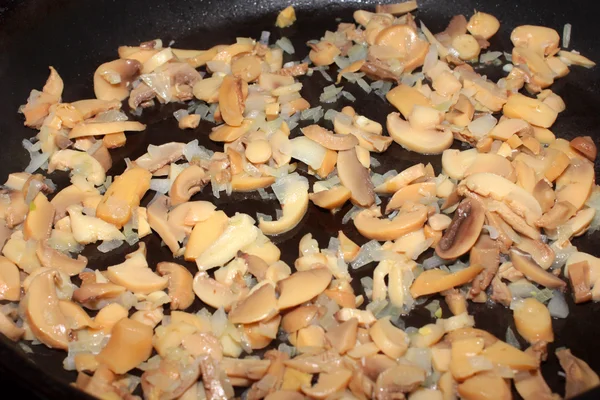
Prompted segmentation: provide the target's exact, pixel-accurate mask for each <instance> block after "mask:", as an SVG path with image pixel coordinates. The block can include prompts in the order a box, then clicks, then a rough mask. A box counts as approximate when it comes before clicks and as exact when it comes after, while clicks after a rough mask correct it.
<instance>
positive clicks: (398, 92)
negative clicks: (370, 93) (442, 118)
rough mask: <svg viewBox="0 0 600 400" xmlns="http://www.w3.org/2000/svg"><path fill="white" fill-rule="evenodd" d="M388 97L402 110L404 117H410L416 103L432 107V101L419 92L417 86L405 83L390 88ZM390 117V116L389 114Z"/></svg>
mask: <svg viewBox="0 0 600 400" xmlns="http://www.w3.org/2000/svg"><path fill="white" fill-rule="evenodd" d="M385 97H386V99H387V100H388V101H389V102H390V103H391V104H392V105H393V106H394V107H396V108H397V109H398V111H400V113H401V114H402V115H403V116H404V118H408V116H409V115H410V114H412V112H413V108H414V107H415V106H416V105H419V106H423V107H431V103H430V101H429V99H428V98H427V97H425V95H423V94H422V93H421V92H419V91H418V90H417V89H416V88H414V87H410V86H408V85H405V84H400V85H398V86H396V87H395V88H394V89H392V90H390V91H389V92H388V93H387V94H386V95H385ZM388 118H389V116H388ZM388 130H389V126H388Z"/></svg>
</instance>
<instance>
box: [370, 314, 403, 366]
mask: <svg viewBox="0 0 600 400" xmlns="http://www.w3.org/2000/svg"><path fill="white" fill-rule="evenodd" d="M369 336H370V337H371V339H372V340H373V342H375V344H376V345H377V347H379V349H380V350H381V351H382V352H383V353H384V354H385V355H387V356H388V357H390V358H392V359H398V358H400V357H402V356H403V355H404V353H406V350H407V349H408V345H409V343H410V340H409V339H408V336H407V335H406V333H404V331H403V330H401V329H399V328H397V327H395V326H394V325H393V324H392V323H391V321H390V317H384V318H381V319H379V320H377V322H375V323H374V324H373V325H372V326H371V327H370V328H369Z"/></svg>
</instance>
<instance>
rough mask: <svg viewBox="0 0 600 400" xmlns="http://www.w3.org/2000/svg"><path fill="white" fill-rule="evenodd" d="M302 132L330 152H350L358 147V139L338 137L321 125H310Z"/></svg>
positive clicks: (347, 136)
mask: <svg viewBox="0 0 600 400" xmlns="http://www.w3.org/2000/svg"><path fill="white" fill-rule="evenodd" d="M301 131H302V133H303V134H304V136H306V137H307V138H309V139H311V140H314V141H315V142H317V143H319V144H320V145H321V146H323V147H325V148H327V149H330V150H336V151H337V150H350V149H352V148H354V147H356V146H357V145H358V139H356V137H355V136H353V135H336V134H334V133H333V132H331V131H329V130H327V129H325V128H322V127H320V126H319V125H309V126H306V127H304V128H302V129H301Z"/></svg>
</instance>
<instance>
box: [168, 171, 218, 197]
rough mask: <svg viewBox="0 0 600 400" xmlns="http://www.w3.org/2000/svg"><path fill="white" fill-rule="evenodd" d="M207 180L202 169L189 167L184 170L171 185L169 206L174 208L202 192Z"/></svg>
mask: <svg viewBox="0 0 600 400" xmlns="http://www.w3.org/2000/svg"><path fill="white" fill-rule="evenodd" d="M208 180H209V179H208V177H207V176H206V172H205V171H204V169H203V168H201V167H199V166H197V165H190V166H189V167H187V168H186V169H184V170H183V171H182V172H181V173H180V174H179V175H177V178H175V181H174V182H173V184H172V185H171V189H170V191H169V195H170V197H171V205H173V206H176V205H179V204H182V203H185V202H186V201H188V200H189V199H190V198H191V197H192V196H193V195H194V194H196V193H198V192H199V191H201V190H202V188H203V187H204V185H206V183H207V182H208Z"/></svg>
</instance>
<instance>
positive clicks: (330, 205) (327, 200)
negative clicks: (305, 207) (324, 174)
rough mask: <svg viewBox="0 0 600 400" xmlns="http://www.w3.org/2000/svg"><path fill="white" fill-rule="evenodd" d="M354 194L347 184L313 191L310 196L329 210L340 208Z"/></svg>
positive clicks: (314, 201) (315, 202) (318, 204)
mask: <svg viewBox="0 0 600 400" xmlns="http://www.w3.org/2000/svg"><path fill="white" fill-rule="evenodd" d="M351 196H352V192H350V190H349V189H347V188H346V187H345V186H341V185H340V186H335V187H333V188H331V189H328V190H323V191H321V192H316V193H311V194H309V195H308V198H309V199H310V200H311V201H312V202H313V203H314V204H315V205H317V206H319V207H321V208H326V209H328V210H335V209H337V208H340V207H341V206H343V205H344V203H346V201H348V200H349V199H350V197H351Z"/></svg>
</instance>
